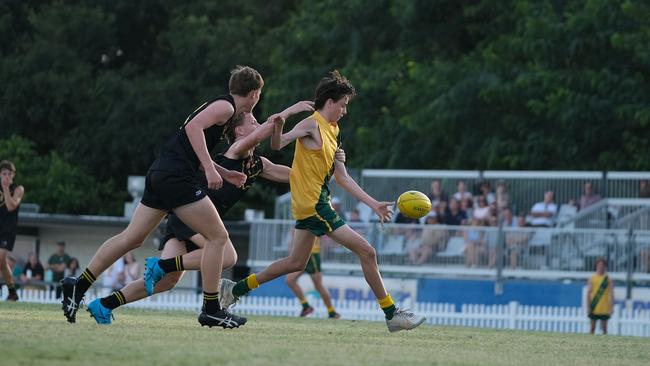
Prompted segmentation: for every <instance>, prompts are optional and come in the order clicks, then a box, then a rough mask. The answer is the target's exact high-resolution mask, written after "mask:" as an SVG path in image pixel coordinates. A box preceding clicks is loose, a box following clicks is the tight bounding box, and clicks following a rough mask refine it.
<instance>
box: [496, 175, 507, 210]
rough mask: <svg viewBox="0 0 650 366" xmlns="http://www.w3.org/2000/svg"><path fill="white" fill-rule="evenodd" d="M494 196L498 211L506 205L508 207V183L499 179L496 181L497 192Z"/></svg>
mask: <svg viewBox="0 0 650 366" xmlns="http://www.w3.org/2000/svg"><path fill="white" fill-rule="evenodd" d="M495 196H496V206H497V210H498V211H501V210H503V209H504V208H506V207H510V194H509V193H508V185H507V184H506V182H505V181H503V180H500V181H499V182H497V193H496V194H495Z"/></svg>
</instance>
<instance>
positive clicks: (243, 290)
mask: <svg viewBox="0 0 650 366" xmlns="http://www.w3.org/2000/svg"><path fill="white" fill-rule="evenodd" d="M258 287H260V283H259V282H257V276H255V273H253V274H251V275H249V276H248V277H246V278H244V279H243V280H240V281H238V282H237V283H236V284H235V286H234V287H233V288H232V294H233V295H235V296H237V297H242V296H244V295H246V294H247V293H249V292H251V290H255V289H256V288H258Z"/></svg>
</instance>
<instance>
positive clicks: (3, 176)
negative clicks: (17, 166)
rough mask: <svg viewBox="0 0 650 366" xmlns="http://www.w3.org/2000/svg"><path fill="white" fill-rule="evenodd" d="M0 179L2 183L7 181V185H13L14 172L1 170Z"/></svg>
mask: <svg viewBox="0 0 650 366" xmlns="http://www.w3.org/2000/svg"><path fill="white" fill-rule="evenodd" d="M0 179H2V181H5V180H8V181H9V183H13V180H14V172H12V171H11V170H9V169H2V170H1V171H0Z"/></svg>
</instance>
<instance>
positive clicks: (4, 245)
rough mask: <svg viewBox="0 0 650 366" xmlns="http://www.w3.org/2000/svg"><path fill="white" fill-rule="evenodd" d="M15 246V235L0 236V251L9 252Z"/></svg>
mask: <svg viewBox="0 0 650 366" xmlns="http://www.w3.org/2000/svg"><path fill="white" fill-rule="evenodd" d="M14 244H16V235H0V249H4V250H6V251H9V252H11V251H12V250H14Z"/></svg>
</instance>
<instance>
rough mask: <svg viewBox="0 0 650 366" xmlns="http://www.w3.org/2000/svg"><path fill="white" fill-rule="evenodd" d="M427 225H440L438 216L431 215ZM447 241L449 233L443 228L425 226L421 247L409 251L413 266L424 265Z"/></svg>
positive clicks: (428, 217)
mask: <svg viewBox="0 0 650 366" xmlns="http://www.w3.org/2000/svg"><path fill="white" fill-rule="evenodd" d="M424 224H425V225H438V224H440V223H439V222H438V216H436V215H435V214H434V213H431V214H429V215H428V216H427V217H426V219H425V221H424ZM446 241H447V231H446V230H444V229H441V228H433V227H430V226H429V227H427V226H425V227H424V228H423V229H422V241H421V242H420V245H419V246H417V247H415V248H412V249H410V250H409V252H408V254H409V260H410V261H411V263H412V264H415V265H422V264H424V263H426V262H427V261H429V259H431V257H433V254H434V253H437V252H439V251H440V250H442V247H444V245H445V243H446Z"/></svg>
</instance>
